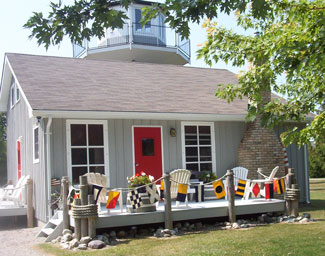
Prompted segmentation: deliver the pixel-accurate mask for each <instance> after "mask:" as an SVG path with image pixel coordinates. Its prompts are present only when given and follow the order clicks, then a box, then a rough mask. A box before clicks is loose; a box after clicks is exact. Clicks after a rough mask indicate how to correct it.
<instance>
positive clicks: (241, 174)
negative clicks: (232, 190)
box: [232, 166, 248, 187]
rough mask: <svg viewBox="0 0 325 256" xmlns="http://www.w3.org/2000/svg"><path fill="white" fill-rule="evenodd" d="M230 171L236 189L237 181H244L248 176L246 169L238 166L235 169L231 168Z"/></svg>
mask: <svg viewBox="0 0 325 256" xmlns="http://www.w3.org/2000/svg"><path fill="white" fill-rule="evenodd" d="M232 171H233V172H234V176H235V178H234V186H235V187H237V185H238V180H239V179H243V180H246V179H247V176H248V169H246V168H244V167H241V166H238V167H235V168H232Z"/></svg>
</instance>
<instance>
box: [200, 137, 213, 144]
mask: <svg viewBox="0 0 325 256" xmlns="http://www.w3.org/2000/svg"><path fill="white" fill-rule="evenodd" d="M199 139H200V145H211V137H210V135H200V138H199Z"/></svg>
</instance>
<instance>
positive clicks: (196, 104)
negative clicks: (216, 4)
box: [7, 53, 247, 115]
mask: <svg viewBox="0 0 325 256" xmlns="http://www.w3.org/2000/svg"><path fill="white" fill-rule="evenodd" d="M7 57H8V60H9V62H10V65H11V66H12V68H13V70H14V73H15V75H16V77H17V79H18V81H19V84H20V86H21V87H22V89H23V91H24V93H25V95H26V97H27V99H28V101H29V103H30V105H31V107H32V108H33V109H34V110H67V111H114V112H115V111H116V112H130V111H135V112H151V113H152V112H157V113H193V114H225V115H232V114H236V115H238V114H246V112H247V111H246V110H247V100H246V99H245V100H235V101H234V102H232V103H231V104H228V103H227V102H225V101H223V100H220V99H217V98H216V97H215V96H214V94H215V90H216V88H217V84H219V83H225V84H227V83H237V77H236V75H235V74H233V73H231V72H230V71H228V70H224V69H204V68H192V67H182V66H176V65H160V64H148V63H139V62H137V63H136V62H118V61H102V60H88V59H73V58H63V57H49V56H35V55H25V54H12V53H9V54H7Z"/></svg>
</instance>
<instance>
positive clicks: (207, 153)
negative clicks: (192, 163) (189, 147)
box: [200, 147, 212, 161]
mask: <svg viewBox="0 0 325 256" xmlns="http://www.w3.org/2000/svg"><path fill="white" fill-rule="evenodd" d="M200 161H212V157H211V147H200Z"/></svg>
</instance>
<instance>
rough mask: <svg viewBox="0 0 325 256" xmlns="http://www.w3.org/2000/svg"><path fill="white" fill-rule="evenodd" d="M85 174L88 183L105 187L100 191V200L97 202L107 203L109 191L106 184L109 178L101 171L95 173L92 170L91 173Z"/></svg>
mask: <svg viewBox="0 0 325 256" xmlns="http://www.w3.org/2000/svg"><path fill="white" fill-rule="evenodd" d="M85 176H87V181H88V184H91V185H98V186H101V187H103V189H102V190H101V192H100V195H99V197H98V201H97V203H106V201H107V200H106V193H107V189H106V184H107V178H106V176H105V175H103V174H101V173H95V172H90V173H86V174H85ZM94 197H95V198H96V197H97V194H96V195H94Z"/></svg>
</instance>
